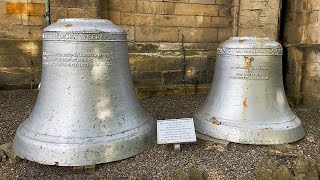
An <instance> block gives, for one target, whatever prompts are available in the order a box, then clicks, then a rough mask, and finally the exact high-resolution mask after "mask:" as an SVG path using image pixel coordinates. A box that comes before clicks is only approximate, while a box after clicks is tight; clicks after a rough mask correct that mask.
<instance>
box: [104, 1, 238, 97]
mask: <svg viewBox="0 0 320 180" xmlns="http://www.w3.org/2000/svg"><path fill="white" fill-rule="evenodd" d="M130 2H131V3H127V1H126V0H110V1H109V10H110V19H111V20H112V21H113V22H114V23H115V24H118V25H120V26H121V27H123V28H124V29H125V30H126V31H127V33H128V39H129V48H130V65H131V70H132V75H133V79H134V83H135V85H136V88H137V92H138V94H139V96H140V97H144V96H150V95H160V94H166V95H171V94H184V93H185V91H186V93H187V94H190V93H195V92H196V91H198V92H207V91H208V89H209V87H210V83H211V81H212V75H213V68H214V61H215V55H216V48H217V46H218V44H219V42H222V41H224V40H226V39H227V38H229V37H230V36H232V20H233V17H232V14H231V11H232V8H233V6H232V1H231V0H224V1H208V0H180V1H163V0H161V1H160V0H132V1H130ZM184 63H185V65H184ZM184 69H185V70H184ZM184 80H185V81H184ZM184 84H185V86H184Z"/></svg>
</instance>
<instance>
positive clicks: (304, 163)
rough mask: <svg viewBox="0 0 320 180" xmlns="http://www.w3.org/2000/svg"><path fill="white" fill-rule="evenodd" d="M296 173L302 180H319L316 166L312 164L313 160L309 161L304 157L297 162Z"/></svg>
mask: <svg viewBox="0 0 320 180" xmlns="http://www.w3.org/2000/svg"><path fill="white" fill-rule="evenodd" d="M294 173H295V175H296V176H298V177H299V178H300V179H301V180H302V179H305V180H307V179H308V180H318V179H319V178H318V172H317V167H316V165H315V164H314V163H313V162H312V160H311V159H308V158H306V157H304V156H302V157H299V158H298V159H297V160H296V161H295V168H294ZM306 178H307V179H306Z"/></svg>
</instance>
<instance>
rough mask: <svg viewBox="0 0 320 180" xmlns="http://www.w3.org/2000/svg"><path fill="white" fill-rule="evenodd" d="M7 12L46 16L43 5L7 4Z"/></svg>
mask: <svg viewBox="0 0 320 180" xmlns="http://www.w3.org/2000/svg"><path fill="white" fill-rule="evenodd" d="M6 12H7V13H8V14H30V15H44V14H45V5H44V4H43V3H15V2H6Z"/></svg>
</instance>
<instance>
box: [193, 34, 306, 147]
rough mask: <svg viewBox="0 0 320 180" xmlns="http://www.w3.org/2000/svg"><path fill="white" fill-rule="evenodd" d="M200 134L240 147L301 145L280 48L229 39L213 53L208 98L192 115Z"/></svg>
mask: <svg viewBox="0 0 320 180" xmlns="http://www.w3.org/2000/svg"><path fill="white" fill-rule="evenodd" d="M194 122H195V128H196V130H197V131H198V132H199V133H202V134H205V135H208V136H212V137H215V138H219V139H224V140H227V141H231V142H237V143H244V144H280V143H289V142H294V141H297V140H299V139H301V138H302V137H303V136H304V129H303V126H302V125H301V121H300V119H299V118H298V117H297V116H296V115H295V114H294V113H293V112H292V111H291V109H290V107H289V105H288V103H287V99H286V96H285V93H284V88H283V82H282V47H281V45H280V44H279V43H277V42H276V41H272V40H270V39H268V38H259V37H232V38H230V39H229V40H227V41H225V42H224V43H221V44H220V45H219V47H218V49H217V60H216V64H215V72H214V78H213V81H212V87H211V90H210V92H209V95H208V97H207V99H206V101H205V102H204V104H203V105H202V107H200V109H199V110H198V111H197V112H196V113H195V114H194Z"/></svg>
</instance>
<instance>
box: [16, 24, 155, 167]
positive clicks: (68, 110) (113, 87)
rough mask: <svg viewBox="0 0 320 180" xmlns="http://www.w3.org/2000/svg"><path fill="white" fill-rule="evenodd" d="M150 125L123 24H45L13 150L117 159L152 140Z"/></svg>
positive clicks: (71, 158) (70, 158)
mask: <svg viewBox="0 0 320 180" xmlns="http://www.w3.org/2000/svg"><path fill="white" fill-rule="evenodd" d="M155 129H156V127H155V120H154V119H153V118H152V116H151V115H149V114H148V113H147V112H146V111H145V110H144V109H143V107H142V106H141V105H140V104H139V102H138V100H137V98H136V95H135V91H134V87H133V83H132V78H131V74H130V69H129V62H128V45H127V36H126V33H125V32H124V31H123V30H122V29H121V28H120V27H118V26H116V25H114V24H112V22H110V21H108V20H102V19H62V20H58V22H57V23H55V24H52V25H50V26H48V27H47V28H45V29H44V34H43V64H42V80H41V88H40V91H39V95H38V98H37V101H36V104H35V106H34V109H33V111H32V113H31V115H30V116H29V118H28V119H27V120H25V121H24V122H23V123H22V124H21V125H20V126H19V128H18V130H17V132H16V136H15V138H14V141H13V149H14V152H15V153H16V154H17V155H18V156H20V157H22V158H25V159H28V160H31V161H36V162H38V163H41V164H48V165H59V166H83V165H93V164H99V163H105V162H111V161H117V160H121V159H125V158H128V157H131V156H134V155H136V154H138V153H141V152H142V151H144V150H145V149H146V148H147V147H148V146H150V145H151V143H153V141H154V140H155V138H156V134H155V133H156V131H155Z"/></svg>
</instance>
